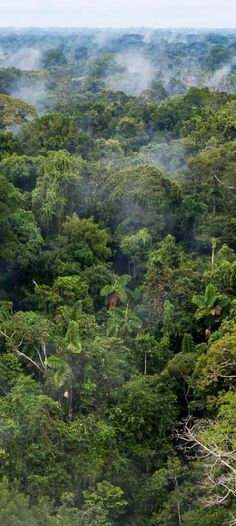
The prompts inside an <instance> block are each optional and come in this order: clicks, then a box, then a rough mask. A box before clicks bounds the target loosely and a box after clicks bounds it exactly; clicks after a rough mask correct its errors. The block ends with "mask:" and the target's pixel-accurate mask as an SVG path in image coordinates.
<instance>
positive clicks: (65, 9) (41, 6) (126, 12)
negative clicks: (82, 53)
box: [0, 0, 236, 28]
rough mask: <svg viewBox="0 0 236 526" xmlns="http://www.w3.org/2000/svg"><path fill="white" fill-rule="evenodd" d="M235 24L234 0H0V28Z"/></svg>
mask: <svg viewBox="0 0 236 526" xmlns="http://www.w3.org/2000/svg"><path fill="white" fill-rule="evenodd" d="M4 26H5V27H6V26H7V27H13V26H17V27H29V26H30V27H39V26H44V27H49V26H51V27H52V26H54V27H55V26H56V27H140V26H142V27H212V28H213V27H215V28H216V27H221V28H226V27H231V28H232V27H236V0H0V27H4Z"/></svg>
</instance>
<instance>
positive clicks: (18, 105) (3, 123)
mask: <svg viewBox="0 0 236 526" xmlns="http://www.w3.org/2000/svg"><path fill="white" fill-rule="evenodd" d="M35 116H36V110H35V109H34V108H33V106H31V105H30V104H27V103H26V102H23V101H22V100H18V99H14V98H13V97H9V96H8V95H3V94H1V95H0V129H1V128H3V129H4V128H6V127H7V126H12V125H21V124H23V123H24V122H27V121H28V120H30V119H32V118H33V117H35Z"/></svg>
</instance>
